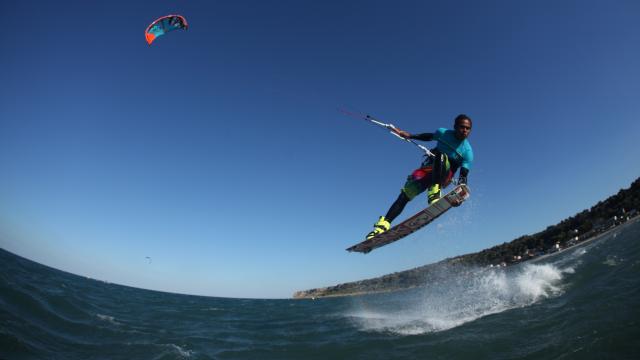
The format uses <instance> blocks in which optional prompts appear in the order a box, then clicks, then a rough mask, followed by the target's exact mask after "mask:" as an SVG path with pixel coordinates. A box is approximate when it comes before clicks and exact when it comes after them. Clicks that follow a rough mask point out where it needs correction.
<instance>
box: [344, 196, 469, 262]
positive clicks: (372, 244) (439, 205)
mask: <svg viewBox="0 0 640 360" xmlns="http://www.w3.org/2000/svg"><path fill="white" fill-rule="evenodd" d="M469 194H470V192H469V188H468V187H467V186H466V185H464V184H461V185H458V186H456V187H455V188H454V189H453V190H451V192H449V193H448V194H447V195H445V196H443V197H442V198H440V199H439V200H438V201H436V202H435V203H433V204H431V205H429V207H427V208H426V209H424V210H420V211H419V212H418V213H417V214H415V215H413V216H412V217H410V218H408V219H407V220H405V221H403V222H401V223H400V224H398V225H396V226H394V227H392V228H391V229H389V231H386V232H383V233H382V234H379V235H377V236H374V237H372V238H371V239H369V240H365V241H363V242H361V243H359V244H356V245H353V246H351V247H350V248H348V249H347V251H355V252H361V253H365V254H366V253H368V252H369V251H371V250H373V249H376V248H379V247H381V246H384V245H387V244H390V243H392V242H394V241H397V240H400V239H402V238H403V237H405V236H407V235H409V234H411V233H413V232H414V231H416V230H418V229H420V228H422V227H423V226H425V225H427V224H429V223H430V222H432V221H433V220H435V219H436V218H437V217H438V216H440V215H442V214H444V213H445V212H447V210H449V209H451V207H452V205H451V204H453V203H455V202H457V201H459V202H463V201H465V200H467V199H468V198H469Z"/></svg>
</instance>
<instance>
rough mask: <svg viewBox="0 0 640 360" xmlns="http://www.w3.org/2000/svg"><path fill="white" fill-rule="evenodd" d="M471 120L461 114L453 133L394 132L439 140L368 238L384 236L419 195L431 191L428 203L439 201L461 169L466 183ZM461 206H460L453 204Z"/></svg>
mask: <svg viewBox="0 0 640 360" xmlns="http://www.w3.org/2000/svg"><path fill="white" fill-rule="evenodd" d="M471 126H472V123H471V118H469V117H468V116H467V115H464V114H460V115H458V116H456V118H455V121H454V123H453V128H454V130H449V129H445V128H440V129H438V130H436V132H434V133H424V134H418V135H412V134H410V133H408V132H406V131H404V130H400V129H397V128H395V129H393V131H394V132H395V133H396V134H398V135H400V136H402V137H403V138H405V139H414V140H421V141H437V142H438V143H437V145H436V147H435V148H434V149H433V150H431V152H432V153H433V154H434V155H435V156H433V157H432V156H428V157H427V158H426V159H425V161H424V162H423V163H422V165H421V166H420V168H419V169H416V170H415V171H414V172H413V173H411V175H409V176H408V177H407V182H406V183H405V184H404V187H403V188H402V190H401V191H400V195H399V196H398V198H397V199H396V201H395V202H394V203H393V205H391V207H390V208H389V211H387V214H386V215H385V216H381V217H380V219H379V220H378V222H376V223H375V224H374V225H373V231H371V232H370V233H369V234H367V239H371V238H372V237H374V236H376V235H378V234H382V233H383V232H385V231H387V230H389V229H390V228H391V222H392V221H393V220H394V219H395V218H396V217H397V216H398V215H400V213H401V212H402V210H403V209H404V207H405V205H407V203H408V202H409V201H411V200H412V199H413V198H414V197H416V196H417V195H418V194H420V193H422V192H424V191H425V190H427V189H428V192H427V196H428V201H429V204H432V203H433V202H435V201H437V200H438V199H439V198H440V194H441V189H443V188H445V187H447V185H449V184H450V183H451V180H452V179H453V175H454V174H455V173H456V171H457V170H458V169H460V176H459V178H458V183H459V184H466V183H467V177H468V176H469V170H470V169H471V163H473V150H472V149H471V144H470V143H469V141H468V140H467V137H468V136H469V134H470V133H471ZM453 205H454V206H459V205H460V203H457V204H453Z"/></svg>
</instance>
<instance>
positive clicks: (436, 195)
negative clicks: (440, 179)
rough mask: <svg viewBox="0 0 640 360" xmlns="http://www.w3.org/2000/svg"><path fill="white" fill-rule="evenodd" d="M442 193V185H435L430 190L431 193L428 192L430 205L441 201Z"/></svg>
mask: <svg viewBox="0 0 640 360" xmlns="http://www.w3.org/2000/svg"><path fill="white" fill-rule="evenodd" d="M440 193H441V191H440V184H434V185H432V186H431V187H430V188H429V191H428V192H427V198H428V200H429V205H431V204H433V203H434V202H436V201H438V200H439V199H440Z"/></svg>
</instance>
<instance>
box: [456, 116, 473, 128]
mask: <svg viewBox="0 0 640 360" xmlns="http://www.w3.org/2000/svg"><path fill="white" fill-rule="evenodd" d="M462 120H469V124H471V126H473V121H471V118H470V117H468V116H467V115H465V114H460V115H458V116H456V119H455V120H454V122H453V125H455V126H457V125H458V123H459V122H460V121H462Z"/></svg>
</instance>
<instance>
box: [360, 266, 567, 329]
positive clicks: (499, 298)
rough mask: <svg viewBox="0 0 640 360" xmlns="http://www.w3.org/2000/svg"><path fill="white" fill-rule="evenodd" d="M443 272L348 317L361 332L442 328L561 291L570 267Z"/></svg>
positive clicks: (364, 301) (362, 303) (364, 303)
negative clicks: (439, 279)
mask: <svg viewBox="0 0 640 360" xmlns="http://www.w3.org/2000/svg"><path fill="white" fill-rule="evenodd" d="M447 271H450V272H451V273H450V274H449V275H448V278H447V280H445V281H443V282H440V283H437V284H428V285H426V286H425V288H423V289H422V290H420V291H416V292H413V293H411V294H402V295H399V294H392V295H388V296H386V297H384V298H382V299H377V300H368V299H361V300H360V301H359V302H357V303H356V304H355V306H354V307H355V308H356V309H354V310H353V311H351V312H349V313H348V314H347V316H348V317H350V318H351V319H353V320H354V322H355V324H356V326H358V327H360V328H361V329H362V330H364V331H382V332H391V333H395V334H400V335H415V334H423V333H430V332H437V331H444V330H448V329H451V328H454V327H457V326H460V325H462V324H465V323H468V322H471V321H474V320H476V319H478V318H481V317H484V316H487V315H491V314H496V313H500V312H503V311H507V310H510V309H514V308H520V307H525V306H530V305H532V304H534V303H536V302H538V301H541V300H543V299H546V298H549V297H552V296H557V295H560V294H561V293H562V286H561V282H562V279H563V275H564V274H567V273H572V272H573V271H574V269H573V268H571V267H567V268H564V269H560V268H558V267H557V266H555V265H552V264H523V265H521V266H519V267H514V268H511V269H472V270H469V269H466V270H465V271H459V270H457V271H454V270H451V269H448V270H447Z"/></svg>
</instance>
